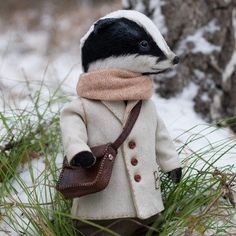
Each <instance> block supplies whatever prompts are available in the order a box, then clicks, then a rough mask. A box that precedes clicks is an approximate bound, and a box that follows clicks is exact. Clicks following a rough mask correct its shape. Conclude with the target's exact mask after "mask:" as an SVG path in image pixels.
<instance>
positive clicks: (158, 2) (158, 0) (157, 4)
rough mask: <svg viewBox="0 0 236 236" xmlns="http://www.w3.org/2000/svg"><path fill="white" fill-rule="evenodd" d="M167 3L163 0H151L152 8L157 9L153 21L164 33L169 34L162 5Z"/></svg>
mask: <svg viewBox="0 0 236 236" xmlns="http://www.w3.org/2000/svg"><path fill="white" fill-rule="evenodd" d="M164 4H165V2H164V1H163V0H151V1H150V8H151V9H155V10H154V14H153V22H154V23H155V25H156V26H157V27H158V29H159V30H160V32H161V33H162V34H164V35H165V34H167V32H168V28H167V26H166V22H165V16H164V15H163V14H162V9H161V7H162V6H163V5H164Z"/></svg>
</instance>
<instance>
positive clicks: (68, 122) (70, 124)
mask: <svg viewBox="0 0 236 236" xmlns="http://www.w3.org/2000/svg"><path fill="white" fill-rule="evenodd" d="M85 123H86V116H85V112H84V109H83V105H82V102H81V100H80V98H78V99H76V100H74V101H72V102H70V103H69V104H68V105H67V106H66V107H65V108H64V109H63V110H62V112H61V114H60V127H61V134H62V142H63V146H64V151H65V154H66V156H67V160H68V162H69V164H71V160H72V159H73V157H74V156H75V155H76V154H77V153H79V152H82V151H89V152H91V150H90V148H89V146H88V145H87V142H88V136H87V130H86V124H85Z"/></svg>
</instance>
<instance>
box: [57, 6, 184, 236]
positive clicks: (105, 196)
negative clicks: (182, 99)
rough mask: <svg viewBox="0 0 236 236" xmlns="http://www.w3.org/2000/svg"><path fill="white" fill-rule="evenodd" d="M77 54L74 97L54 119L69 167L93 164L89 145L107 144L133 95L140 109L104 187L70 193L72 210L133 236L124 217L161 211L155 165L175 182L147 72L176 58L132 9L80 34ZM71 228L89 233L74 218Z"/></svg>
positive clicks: (174, 164)
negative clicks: (79, 62)
mask: <svg viewBox="0 0 236 236" xmlns="http://www.w3.org/2000/svg"><path fill="white" fill-rule="evenodd" d="M81 57H82V66H83V71H84V73H82V74H81V76H80V78H79V81H78V84H77V93H78V95H79V96H78V98H77V99H76V100H74V101H72V102H71V103H69V104H68V105H67V106H66V107H65V108H64V109H63V110H62V113H61V120H60V125H61V131H62V139H63V145H64V149H65V154H66V156H67V160H68V162H69V164H70V165H74V166H78V165H79V166H81V167H83V168H90V167H92V166H93V165H94V164H95V163H96V157H95V156H94V155H93V154H92V152H91V149H90V147H91V146H96V145H100V144H104V143H108V142H112V141H114V140H115V139H116V138H117V136H118V135H119V134H120V133H121V131H122V128H123V126H124V124H125V122H126V120H127V117H128V115H129V113H130V111H131V109H132V108H133V107H134V106H135V105H136V104H137V102H138V101H139V100H142V107H141V111H140V114H139V116H138V119H137V121H136V123H135V125H134V127H133V129H132V131H131V133H130V134H129V136H128V138H127V139H126V140H125V142H124V143H123V144H122V146H121V147H120V148H119V149H118V154H117V158H116V160H115V163H114V167H113V171H112V176H111V179H110V182H109V184H108V186H107V187H106V188H105V189H104V190H103V191H100V192H97V193H93V194H89V195H86V196H83V197H80V198H74V199H73V206H72V210H71V213H72V215H73V216H75V217H79V218H82V219H88V220H93V221H94V222H96V223H98V224H99V223H100V224H102V225H104V226H106V227H107V226H108V225H109V224H111V225H112V226H111V230H114V231H115V232H117V233H119V234H121V235H125V236H126V235H132V234H133V235H138V233H135V232H138V231H137V230H138V228H139V227H140V224H135V223H134V222H133V223H132V222H131V221H127V219H136V220H138V221H139V222H141V223H148V222H149V220H150V219H153V218H157V214H158V213H160V212H161V211H162V210H163V209H164V206H163V202H162V198H161V190H160V182H159V168H160V169H161V170H162V171H163V172H165V173H168V175H169V177H170V178H171V179H172V180H173V181H174V182H175V183H178V182H179V181H180V178H181V167H180V161H179V158H178V155H177V152H176V149H175V146H174V145H173V142H172V140H171V138H170V136H169V134H168V132H167V130H166V127H165V125H164V122H163V121H162V119H161V118H160V117H159V115H158V114H157V111H156V107H155V104H154V103H153V102H152V100H151V99H150V98H151V96H152V94H153V82H152V79H151V78H150V76H149V74H157V73H161V72H163V71H166V70H168V69H170V68H172V67H173V66H174V65H175V64H177V63H178V62H179V58H178V57H177V56H176V55H175V54H174V53H173V52H172V51H171V50H170V49H169V47H168V45H167V44H166V42H165V40H164V38H163V37H162V35H161V34H160V32H159V30H158V29H157V27H156V26H155V25H154V23H153V22H152V21H151V20H150V19H149V18H147V17H146V16H145V15H143V14H142V13H139V12H136V11H131V10H119V11H115V12H112V13H110V14H108V15H106V16H105V17H103V18H101V19H99V20H98V21H96V22H95V23H94V24H93V25H92V26H91V28H90V29H89V31H88V32H87V33H86V34H85V36H84V37H83V38H82V39H81ZM117 219H118V221H117ZM115 221H117V223H115ZM78 227H79V230H80V231H81V232H82V233H84V234H85V235H90V234H92V233H93V232H94V231H96V229H95V228H92V226H89V225H85V224H83V223H79V222H78ZM96 235H106V234H105V233H104V234H96Z"/></svg>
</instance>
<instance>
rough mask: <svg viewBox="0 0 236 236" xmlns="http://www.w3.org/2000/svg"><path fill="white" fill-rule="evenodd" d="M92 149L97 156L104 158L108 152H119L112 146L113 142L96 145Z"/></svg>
mask: <svg viewBox="0 0 236 236" xmlns="http://www.w3.org/2000/svg"><path fill="white" fill-rule="evenodd" d="M90 149H91V151H92V153H93V155H94V156H95V157H96V158H102V157H104V155H105V154H106V153H107V152H111V151H112V153H117V151H116V150H114V148H112V146H111V143H107V144H104V145H99V146H94V147H91V148H90Z"/></svg>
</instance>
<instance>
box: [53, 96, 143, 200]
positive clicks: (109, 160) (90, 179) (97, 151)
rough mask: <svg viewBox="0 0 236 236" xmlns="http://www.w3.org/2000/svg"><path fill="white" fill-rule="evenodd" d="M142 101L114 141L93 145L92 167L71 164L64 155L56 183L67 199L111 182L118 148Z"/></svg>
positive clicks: (130, 128)
mask: <svg viewBox="0 0 236 236" xmlns="http://www.w3.org/2000/svg"><path fill="white" fill-rule="evenodd" d="M141 106H142V101H139V102H138V103H137V104H136V105H135V106H134V107H133V109H132V110H131V112H130V114H129V117H128V119H127V122H126V124H125V126H124V128H123V131H122V133H121V134H120V135H119V137H118V138H117V139H116V140H115V142H113V143H107V144H104V145H99V146H95V147H91V148H90V149H91V151H92V153H93V155H94V156H96V158H97V160H96V163H95V164H94V165H93V166H92V167H90V168H82V167H80V166H72V165H69V163H68V160H67V158H66V156H65V157H64V161H63V166H62V171H61V173H60V176H59V180H58V182H57V185H56V189H57V190H58V191H59V192H61V193H62V194H63V195H64V197H65V198H66V199H71V198H75V197H81V196H84V195H88V194H91V193H95V192H99V191H101V190H103V189H104V188H106V186H107V185H108V183H109V180H110V177H111V174H112V168H113V165H114V161H115V158H116V155H117V150H118V148H119V147H120V146H121V144H122V143H123V142H124V141H125V139H126V138H127V137H128V135H129V134H130V132H131V130H132V128H133V126H134V124H135V122H136V120H137V118H138V116H139V113H140V110H141Z"/></svg>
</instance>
